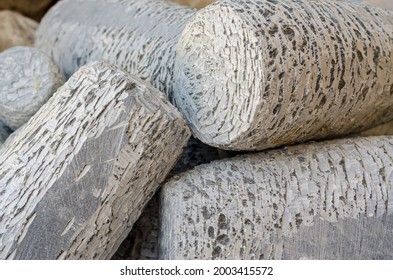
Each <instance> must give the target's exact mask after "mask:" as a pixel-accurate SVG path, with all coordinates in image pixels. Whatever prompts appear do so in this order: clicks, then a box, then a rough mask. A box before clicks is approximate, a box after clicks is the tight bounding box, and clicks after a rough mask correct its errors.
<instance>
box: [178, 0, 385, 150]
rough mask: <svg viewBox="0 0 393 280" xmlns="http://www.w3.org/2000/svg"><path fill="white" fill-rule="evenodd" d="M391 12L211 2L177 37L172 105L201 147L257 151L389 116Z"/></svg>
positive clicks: (302, 3) (335, 5)
mask: <svg viewBox="0 0 393 280" xmlns="http://www.w3.org/2000/svg"><path fill="white" fill-rule="evenodd" d="M388 15H389V16H390V17H392V16H393V14H392V13H391V12H387V11H383V10H381V9H377V8H373V7H367V6H364V5H357V4H351V3H346V2H325V1H306V0H298V1H287V0H283V1H275V0H273V1H268V0H261V1H256V0H251V1H242V0H232V1H229V0H228V1H217V2H216V3H214V4H212V5H210V6H208V7H206V8H205V9H203V10H201V11H199V12H198V13H197V14H196V15H195V16H194V17H193V18H192V20H190V21H189V22H188V23H187V25H186V27H185V29H184V31H183V32H182V35H181V37H180V39H179V43H178V48H177V55H176V63H175V70H174V72H175V81H176V84H175V86H174V101H175V104H176V105H177V106H178V107H179V108H181V110H182V112H183V115H184V116H185V117H186V119H187V121H188V123H189V124H190V126H191V129H192V130H193V133H194V136H196V137H197V138H199V139H200V140H202V141H203V142H205V143H208V144H211V145H215V146H219V147H222V148H227V149H243V150H261V149H266V148H272V147H277V146H281V145H284V144H293V143H296V142H304V141H307V140H310V139H321V138H326V137H334V136H340V135H345V134H348V133H350V132H355V131H360V130H362V129H364V128H368V127H370V126H373V125H375V124H377V123H379V122H384V121H386V120H388V119H392V117H393V111H392V105H393V99H392V98H391V97H390V96H391V95H392V94H393V58H392V57H393V56H392V52H393V49H392V43H393V33H392V30H393V29H392V27H393V26H392V25H390V24H388V23H387V22H385V21H384V20H383V18H387V17H388Z"/></svg>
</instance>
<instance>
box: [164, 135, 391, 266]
mask: <svg viewBox="0 0 393 280" xmlns="http://www.w3.org/2000/svg"><path fill="white" fill-rule="evenodd" d="M392 188H393V137H369V138H367V137H366V138H355V139H343V140H334V141H331V142H321V143H311V144H303V145H298V146H292V147H290V148H284V149H282V150H272V151H267V152H262V153H257V154H250V155H246V156H240V157H237V158H234V159H229V160H223V161H216V162H212V163H210V164H207V165H201V166H198V167H196V168H194V169H193V170H192V171H189V172H186V173H182V174H180V175H178V176H177V177H175V178H172V179H171V180H169V181H168V182H167V183H166V184H165V185H164V187H163V188H162V191H161V218H160V224H161V229H160V250H159V251H160V258H161V259H392V258H393V243H392V242H391V241H392V238H393V215H392V213H393V192H392V191H393V189H392Z"/></svg>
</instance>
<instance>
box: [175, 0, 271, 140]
mask: <svg viewBox="0 0 393 280" xmlns="http://www.w3.org/2000/svg"><path fill="white" fill-rule="evenodd" d="M261 55H262V51H261V50H260V44H259V43H258V39H257V37H256V36H255V31H254V30H253V29H252V28H251V27H250V25H249V24H248V23H247V22H245V20H244V18H242V17H241V13H240V12H239V11H237V10H235V9H234V7H233V6H231V5H226V4H225V2H219V3H216V4H212V5H210V6H208V7H206V8H205V9H203V10H201V11H200V12H198V13H197V14H196V15H195V17H194V18H193V19H192V20H191V21H190V22H189V23H188V25H187V26H186V28H185V29H184V31H183V33H182V35H181V37H180V40H179V44H178V48H177V53H176V64H175V70H174V72H175V74H174V75H175V86H174V87H175V90H174V101H175V104H176V105H177V106H178V107H179V108H180V109H181V110H182V111H183V113H184V116H185V118H186V119H187V121H188V123H189V125H190V126H191V128H192V129H193V132H194V135H195V136H196V137H197V138H199V139H200V140H202V141H203V142H205V143H208V144H210V145H212V146H218V147H226V148H227V147H228V146H230V145H231V143H233V142H234V141H235V140H236V138H237V137H238V135H241V134H242V133H244V132H246V131H247V130H248V129H249V128H250V125H251V120H252V119H253V116H254V114H255V111H256V110H257V108H258V106H259V103H260V99H261V98H260V96H261V94H259V92H260V89H261V85H262V81H263V79H264V76H265V74H264V73H263V67H262V62H263V59H262V58H261Z"/></svg>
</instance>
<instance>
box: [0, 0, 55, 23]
mask: <svg viewBox="0 0 393 280" xmlns="http://www.w3.org/2000/svg"><path fill="white" fill-rule="evenodd" d="M56 2H57V0H1V2H0V10H14V11H18V12H20V13H22V14H24V15H26V16H28V17H31V18H34V19H36V20H39V19H41V18H42V16H43V15H44V14H45V12H46V11H47V10H48V9H49V8H50V6H52V5H53V4H54V3H56Z"/></svg>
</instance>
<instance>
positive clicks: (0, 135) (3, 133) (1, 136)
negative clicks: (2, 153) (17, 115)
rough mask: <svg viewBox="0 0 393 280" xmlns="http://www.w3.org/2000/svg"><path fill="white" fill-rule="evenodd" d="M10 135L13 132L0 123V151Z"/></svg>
mask: <svg viewBox="0 0 393 280" xmlns="http://www.w3.org/2000/svg"><path fill="white" fill-rule="evenodd" d="M10 134H11V130H10V129H9V128H8V127H7V126H6V125H5V124H4V123H2V121H0V149H1V146H3V143H4V142H5V140H6V139H7V138H8V136H9V135H10Z"/></svg>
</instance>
